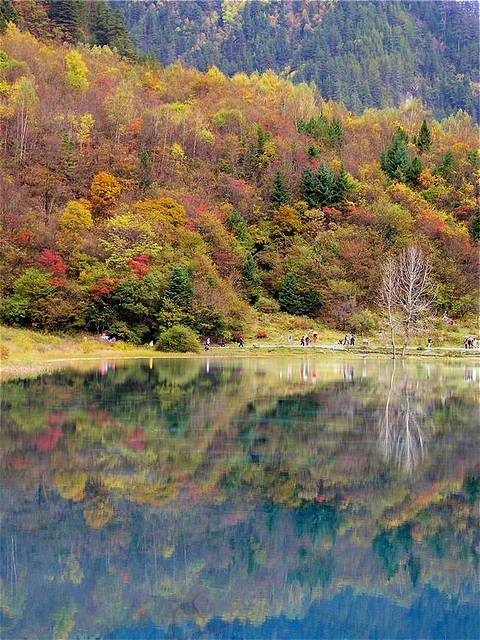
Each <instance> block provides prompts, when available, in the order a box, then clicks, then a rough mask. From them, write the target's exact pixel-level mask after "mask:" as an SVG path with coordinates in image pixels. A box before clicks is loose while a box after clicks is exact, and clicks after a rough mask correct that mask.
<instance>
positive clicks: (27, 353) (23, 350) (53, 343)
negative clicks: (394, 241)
mask: <svg viewBox="0 0 480 640" xmlns="http://www.w3.org/2000/svg"><path fill="white" fill-rule="evenodd" d="M337 334H338V332H335V333H333V332H328V333H327V332H326V333H325V334H323V333H322V334H320V335H319V339H318V342H317V344H315V345H310V346H309V347H301V346H300V345H299V344H298V343H293V344H292V343H286V344H285V339H284V338H283V336H274V337H273V339H269V340H268V341H267V340H266V339H256V338H252V337H247V338H246V340H245V346H244V347H243V348H242V347H239V346H238V345H237V344H228V345H226V346H225V347H220V346H216V345H214V346H212V347H211V348H210V350H209V351H208V356H209V357H214V358H217V357H218V358H221V357H239V356H242V357H247V356H248V357H255V356H266V355H268V356H271V355H275V356H305V355H307V354H308V355H309V356H312V357H316V356H322V357H325V356H326V357H336V358H338V357H339V356H341V357H342V358H345V357H347V358H350V357H355V358H358V357H365V356H369V357H371V356H374V357H380V358H382V357H383V358H391V350H390V349H389V348H388V347H386V346H384V345H382V344H380V343H379V342H378V341H377V342H376V341H374V340H373V341H371V342H369V345H368V346H363V345H361V346H357V347H344V346H342V345H339V344H338V340H335V337H336V336H337ZM0 337H1V367H0V380H1V381H4V380H7V379H11V378H24V377H32V376H36V375H41V374H43V373H49V372H52V371H55V370H58V369H59V368H62V367H64V366H66V365H67V364H69V363H71V362H76V363H80V362H89V361H92V360H102V359H108V360H125V359H134V358H167V357H168V358H172V357H186V356H187V357H205V355H207V352H205V351H202V352H200V353H198V354H193V353H190V354H182V353H162V352H159V351H156V350H155V348H154V347H153V346H135V345H132V344H128V343H125V342H121V341H118V342H116V343H115V344H107V343H105V342H104V341H102V340H100V339H99V338H98V337H96V336H64V337H62V336H54V335H48V334H43V333H37V332H34V331H31V330H28V329H15V328H12V327H0ZM275 338H277V339H276V340H275ZM407 355H408V357H409V358H411V357H429V358H455V359H458V358H462V359H467V360H469V361H471V360H472V359H473V360H478V361H479V362H480V351H479V350H478V349H472V350H465V349H463V348H462V347H461V346H455V347H451V346H441V347H433V348H431V349H427V348H425V347H423V346H421V345H419V344H415V345H413V346H412V347H411V348H409V350H408V354H407Z"/></svg>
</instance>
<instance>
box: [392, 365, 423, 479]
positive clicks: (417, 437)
mask: <svg viewBox="0 0 480 640" xmlns="http://www.w3.org/2000/svg"><path fill="white" fill-rule="evenodd" d="M405 369H406V367H405V365H403V366H402V367H401V372H400V373H399V374H398V375H396V374H397V368H396V365H395V363H393V364H392V365H391V374H390V384H389V387H388V390H387V393H386V398H385V405H384V407H383V409H382V411H381V418H380V420H379V433H380V449H381V451H382V454H383V456H384V458H385V460H386V461H387V462H391V461H395V462H396V463H397V465H398V466H399V467H400V468H402V469H404V470H405V471H407V472H411V471H412V470H413V469H415V467H417V466H418V465H419V464H420V463H421V462H422V460H423V458H424V456H425V451H426V436H427V433H430V432H431V431H432V430H433V428H434V427H433V423H432V422H430V423H427V424H426V422H425V418H426V416H425V412H426V408H427V407H428V404H427V402H426V398H425V395H424V394H422V393H421V388H419V384H418V383H417V381H416V380H415V379H411V378H409V376H408V372H407V371H406V370H405ZM428 378H429V369H428V368H427V379H428Z"/></svg>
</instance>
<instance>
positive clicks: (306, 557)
mask: <svg viewBox="0 0 480 640" xmlns="http://www.w3.org/2000/svg"><path fill="white" fill-rule="evenodd" d="M470 368H471V369H472V370H473V373H472V375H471V376H468V377H467V376H465V375H464V370H463V367H462V365H457V364H455V363H450V364H436V363H430V364H428V363H427V364H425V363H424V362H421V363H420V362H419V363H410V364H407V365H405V366H404V367H401V368H398V365H397V370H396V371H394V370H392V369H391V367H390V366H389V363H385V362H378V363H376V362H369V361H367V360H362V361H360V362H357V361H355V360H349V361H348V362H335V361H331V360H322V359H317V358H313V357H310V358H303V359H299V360H295V359H290V360H284V359H280V358H271V359H268V360H265V359H261V358H255V359H251V360H248V359H245V360H234V361H229V360H217V359H214V358H209V359H202V358H198V359H172V360H150V361H149V360H147V361H145V362H134V363H132V364H126V363H123V364H122V363H118V362H117V363H113V362H112V363H102V364H101V365H100V366H99V367H98V368H96V369H90V370H86V371H84V372H81V371H79V370H78V369H77V370H75V369H68V370H65V371H62V372H59V373H56V374H54V375H51V376H45V377H42V378H38V379H36V380H30V381H22V380H20V381H18V380H17V381H12V382H9V383H5V384H4V385H3V389H2V430H1V434H0V437H1V451H2V453H1V455H2V467H1V469H2V470H1V478H2V494H1V500H2V527H1V531H0V535H1V540H0V542H1V547H0V551H1V556H2V557H1V560H2V563H1V579H2V583H1V590H2V593H1V595H2V598H1V607H2V609H1V611H2V615H1V618H0V621H1V624H2V638H5V639H6V640H7V639H12V640H13V639H16V638H19V637H35V638H50V637H59V638H60V637H65V638H68V637H84V638H97V637H104V638H125V637H128V638H135V637H136V638H146V637H154V638H157V637H158V638H160V637H198V638H204V637H245V638H254V637H257V638H269V637H277V638H281V637H283V638H321V637H326V638H331V639H333V638H337V637H338V638H340V637H355V638H361V637H364V638H367V637H373V636H375V635H376V636H377V637H389V638H407V637H408V638H416V637H417V638H420V637H445V638H458V637H464V638H471V637H474V634H475V633H476V630H477V629H478V623H479V617H478V606H477V604H478V595H479V593H478V580H477V572H478V561H479V550H480V549H479V544H480V539H479V534H478V531H479V527H478V524H479V523H478V514H479V501H480V465H479V461H478V429H477V417H478V401H479V392H478V388H477V386H476V385H474V384H472V378H473V377H475V375H477V372H478V368H477V369H476V368H475V366H473V367H470ZM392 374H393V375H392Z"/></svg>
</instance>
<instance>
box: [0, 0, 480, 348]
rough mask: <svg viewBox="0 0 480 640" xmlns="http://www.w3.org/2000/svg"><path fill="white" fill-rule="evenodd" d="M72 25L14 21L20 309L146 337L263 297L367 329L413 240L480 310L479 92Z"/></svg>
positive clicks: (216, 328) (442, 297)
mask: <svg viewBox="0 0 480 640" xmlns="http://www.w3.org/2000/svg"><path fill="white" fill-rule="evenodd" d="M20 4H21V3H20ZM67 4H68V3H67ZM93 4H96V3H93ZM185 4H194V3H185ZM47 5H48V3H47ZM57 5H58V6H57ZM48 6H50V5H48ZM48 6H47V8H48ZM61 6H62V5H61V3H56V4H55V11H57V12H58V11H60V7H61ZM39 7H40V5H39ZM18 9H19V7H16V10H17V11H18ZM44 9H45V7H44ZM51 9H52V8H51ZM39 10H40V9H39ZM42 10H43V9H42ZM45 10H46V9H45ZM52 10H53V9H52ZM18 20H19V19H18ZM20 22H21V21H20V20H19V23H20ZM72 28H73V27H72ZM40 35H41V34H40ZM65 40H66V42H65V43H64V44H58V42H57V43H55V42H53V41H48V40H45V39H44V38H43V36H42V37H41V38H40V36H39V38H36V37H35V36H34V35H32V34H31V33H29V32H27V31H23V30H21V29H19V28H18V27H16V26H15V25H13V24H12V23H9V24H8V26H6V27H5V31H4V33H3V35H2V37H1V44H0V49H1V52H0V114H1V135H2V147H1V152H0V153H1V156H0V162H1V172H0V203H1V204H0V207H1V219H2V221H1V224H2V235H1V237H2V240H1V247H0V248H1V259H2V264H3V266H4V270H3V273H2V278H1V294H2V305H1V317H2V319H3V321H5V322H7V323H9V324H11V325H15V326H31V327H37V328H42V329H47V330H73V331H80V330H87V331H93V332H99V333H101V332H102V331H106V332H107V333H108V334H109V335H113V336H116V337H120V338H124V339H129V340H132V341H134V342H137V343H141V342H150V341H151V340H157V338H158V336H159V335H160V334H161V333H162V332H165V331H166V330H168V329H170V328H171V327H173V326H175V325H182V326H184V327H189V328H190V329H192V330H194V331H195V332H196V333H197V334H199V335H206V334H209V335H212V336H214V335H217V336H223V337H229V336H230V335H235V334H236V333H238V332H241V331H242V330H243V328H244V325H245V322H246V321H247V320H248V317H249V313H250V310H251V308H252V305H254V306H255V307H256V309H257V310H258V311H259V312H265V313H267V312H272V311H278V310H282V311H286V312H288V313H292V314H307V315H309V316H311V317H315V318H316V319H317V322H325V323H330V324H331V325H333V326H335V327H337V328H339V329H342V330H343V329H348V328H354V327H355V326H357V324H358V323H357V321H359V319H361V318H364V317H366V316H365V314H366V313H370V312H373V313H376V311H377V308H376V302H377V295H378V289H379V283H380V270H379V269H378V265H379V263H380V262H381V261H382V260H383V259H384V258H385V257H386V256H388V255H390V254H398V253H399V252H400V251H401V250H402V248H403V247H405V246H407V245H410V244H412V243H413V242H415V243H416V244H418V245H420V246H421V247H422V248H423V250H424V252H425V253H426V255H428V258H429V260H430V261H431V262H432V276H433V279H434V282H435V288H436V299H435V304H436V308H435V309H436V311H437V312H440V313H441V314H442V313H444V312H446V313H447V314H448V315H449V316H450V317H452V316H453V317H455V318H459V317H462V316H463V315H465V314H468V313H470V312H472V311H474V309H475V301H476V300H477V287H478V271H477V269H478V264H477V260H476V251H477V244H476V243H477V242H478V235H479V233H478V215H479V214H478V182H477V180H478V168H479V155H478V150H477V145H478V129H477V127H476V126H475V125H474V124H472V120H471V118H470V116H469V115H468V114H467V113H466V112H465V111H463V110H459V111H458V112H457V113H455V115H451V116H449V117H448V118H444V119H443V120H440V121H439V120H435V119H434V118H432V115H431V114H430V112H429V111H427V110H425V109H424V108H423V107H422V105H421V104H420V103H419V102H417V101H411V102H409V103H408V104H405V105H404V106H403V107H401V108H399V109H386V110H382V111H377V110H367V111H365V112H364V113H363V114H362V115H359V116H355V115H353V114H352V113H351V112H349V111H347V110H346V109H345V107H343V106H342V105H340V104H338V103H334V102H332V101H328V102H326V101H324V100H323V99H322V98H321V97H320V96H319V95H318V93H317V92H316V90H315V89H314V88H312V87H310V86H308V85H306V84H298V85H295V84H292V83H291V82H290V81H289V80H285V79H282V78H281V77H279V76H278V75H276V74H275V73H273V72H272V71H268V72H265V73H263V74H258V73H253V74H251V75H247V74H244V73H238V74H236V75H234V76H233V77H232V78H231V79H229V78H227V77H226V76H225V75H224V74H223V73H222V72H221V71H219V70H218V69H217V68H215V67H212V68H210V69H209V70H208V71H206V72H205V73H202V72H200V71H197V70H194V69H187V68H184V67H183V66H182V65H181V64H180V63H176V64H173V65H171V66H168V67H166V68H161V67H160V66H159V65H158V64H156V63H153V62H148V63H132V62H129V61H128V60H126V59H125V57H124V56H123V57H122V56H121V55H119V53H117V52H115V51H114V50H112V48H111V47H109V46H107V45H104V46H100V45H98V44H96V45H87V44H81V45H74V44H73V43H72V42H70V41H69V39H68V38H65ZM369 317H370V318H371V316H369ZM374 324H375V322H374V321H373V323H370V326H374Z"/></svg>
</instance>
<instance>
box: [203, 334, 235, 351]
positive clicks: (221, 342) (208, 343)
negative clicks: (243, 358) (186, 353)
mask: <svg viewBox="0 0 480 640" xmlns="http://www.w3.org/2000/svg"><path fill="white" fill-rule="evenodd" d="M237 342H238V346H239V347H243V344H244V343H243V338H242V336H240V338H238V340H237ZM203 344H204V347H205V351H208V350H209V349H210V346H211V344H212V341H211V340H210V338H208V337H207V338H205V342H204V343H203ZM218 344H219V346H220V347H224V346H225V338H223V337H222V338H220V340H219V341H218Z"/></svg>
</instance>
